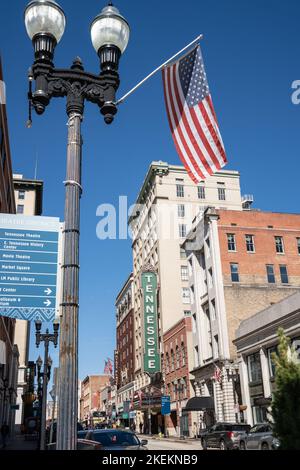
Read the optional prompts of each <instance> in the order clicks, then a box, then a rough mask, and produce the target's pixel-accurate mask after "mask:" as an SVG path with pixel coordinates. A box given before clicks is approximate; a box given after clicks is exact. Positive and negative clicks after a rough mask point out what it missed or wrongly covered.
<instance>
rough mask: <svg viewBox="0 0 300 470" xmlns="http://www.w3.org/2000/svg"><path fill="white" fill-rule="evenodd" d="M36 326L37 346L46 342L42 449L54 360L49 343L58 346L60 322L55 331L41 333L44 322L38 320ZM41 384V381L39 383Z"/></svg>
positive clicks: (44, 446)
mask: <svg viewBox="0 0 300 470" xmlns="http://www.w3.org/2000/svg"><path fill="white" fill-rule="evenodd" d="M35 328H36V334H35V335H36V346H37V347H39V346H40V344H41V343H44V344H45V351H44V370H43V374H42V375H43V388H42V406H41V415H42V416H41V429H40V450H45V449H46V413H47V387H48V381H49V378H50V370H51V365H52V361H51V359H50V357H49V343H54V347H55V348H56V347H57V344H58V330H59V323H58V322H55V323H54V325H53V328H54V333H49V330H48V329H47V330H46V333H45V334H42V333H41V328H42V322H41V321H39V320H37V321H36V322H35ZM38 362H39V364H38V367H39V370H40V369H41V360H40V359H39V360H38ZM38 381H39V382H40V373H38ZM39 385H40V383H39Z"/></svg>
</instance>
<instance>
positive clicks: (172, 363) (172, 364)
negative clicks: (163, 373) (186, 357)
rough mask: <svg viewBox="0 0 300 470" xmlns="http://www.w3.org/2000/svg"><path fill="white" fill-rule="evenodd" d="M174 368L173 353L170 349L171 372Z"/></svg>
mask: <svg viewBox="0 0 300 470" xmlns="http://www.w3.org/2000/svg"><path fill="white" fill-rule="evenodd" d="M174 368H175V358H174V351H173V349H171V371H173V370H174Z"/></svg>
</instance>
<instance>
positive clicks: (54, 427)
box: [46, 421, 83, 444]
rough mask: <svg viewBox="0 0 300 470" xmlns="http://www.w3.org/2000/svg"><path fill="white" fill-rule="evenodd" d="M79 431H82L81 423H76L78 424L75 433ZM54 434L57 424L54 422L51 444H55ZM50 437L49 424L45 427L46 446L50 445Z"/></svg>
mask: <svg viewBox="0 0 300 470" xmlns="http://www.w3.org/2000/svg"><path fill="white" fill-rule="evenodd" d="M81 430H83V426H82V424H81V423H79V422H78V423H77V431H81ZM56 433H57V422H56V421H54V422H53V430H52V443H53V442H54V443H55V442H56ZM50 435H51V424H50V425H49V426H48V427H47V429H46V442H47V443H48V444H51V442H50Z"/></svg>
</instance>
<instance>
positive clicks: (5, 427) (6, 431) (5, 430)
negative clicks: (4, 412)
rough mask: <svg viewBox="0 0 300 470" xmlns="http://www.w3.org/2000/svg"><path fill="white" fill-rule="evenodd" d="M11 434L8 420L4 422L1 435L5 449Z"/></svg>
mask: <svg viewBox="0 0 300 470" xmlns="http://www.w3.org/2000/svg"><path fill="white" fill-rule="evenodd" d="M8 435H9V427H8V424H7V423H6V422H4V423H3V424H2V426H1V437H2V448H3V449H5V447H6V439H7V436H8Z"/></svg>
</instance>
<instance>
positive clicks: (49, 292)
mask: <svg viewBox="0 0 300 470" xmlns="http://www.w3.org/2000/svg"><path fill="white" fill-rule="evenodd" d="M44 292H45V294H47V295H50V294H52V290H51V289H49V287H48V289H46V290H44Z"/></svg>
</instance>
